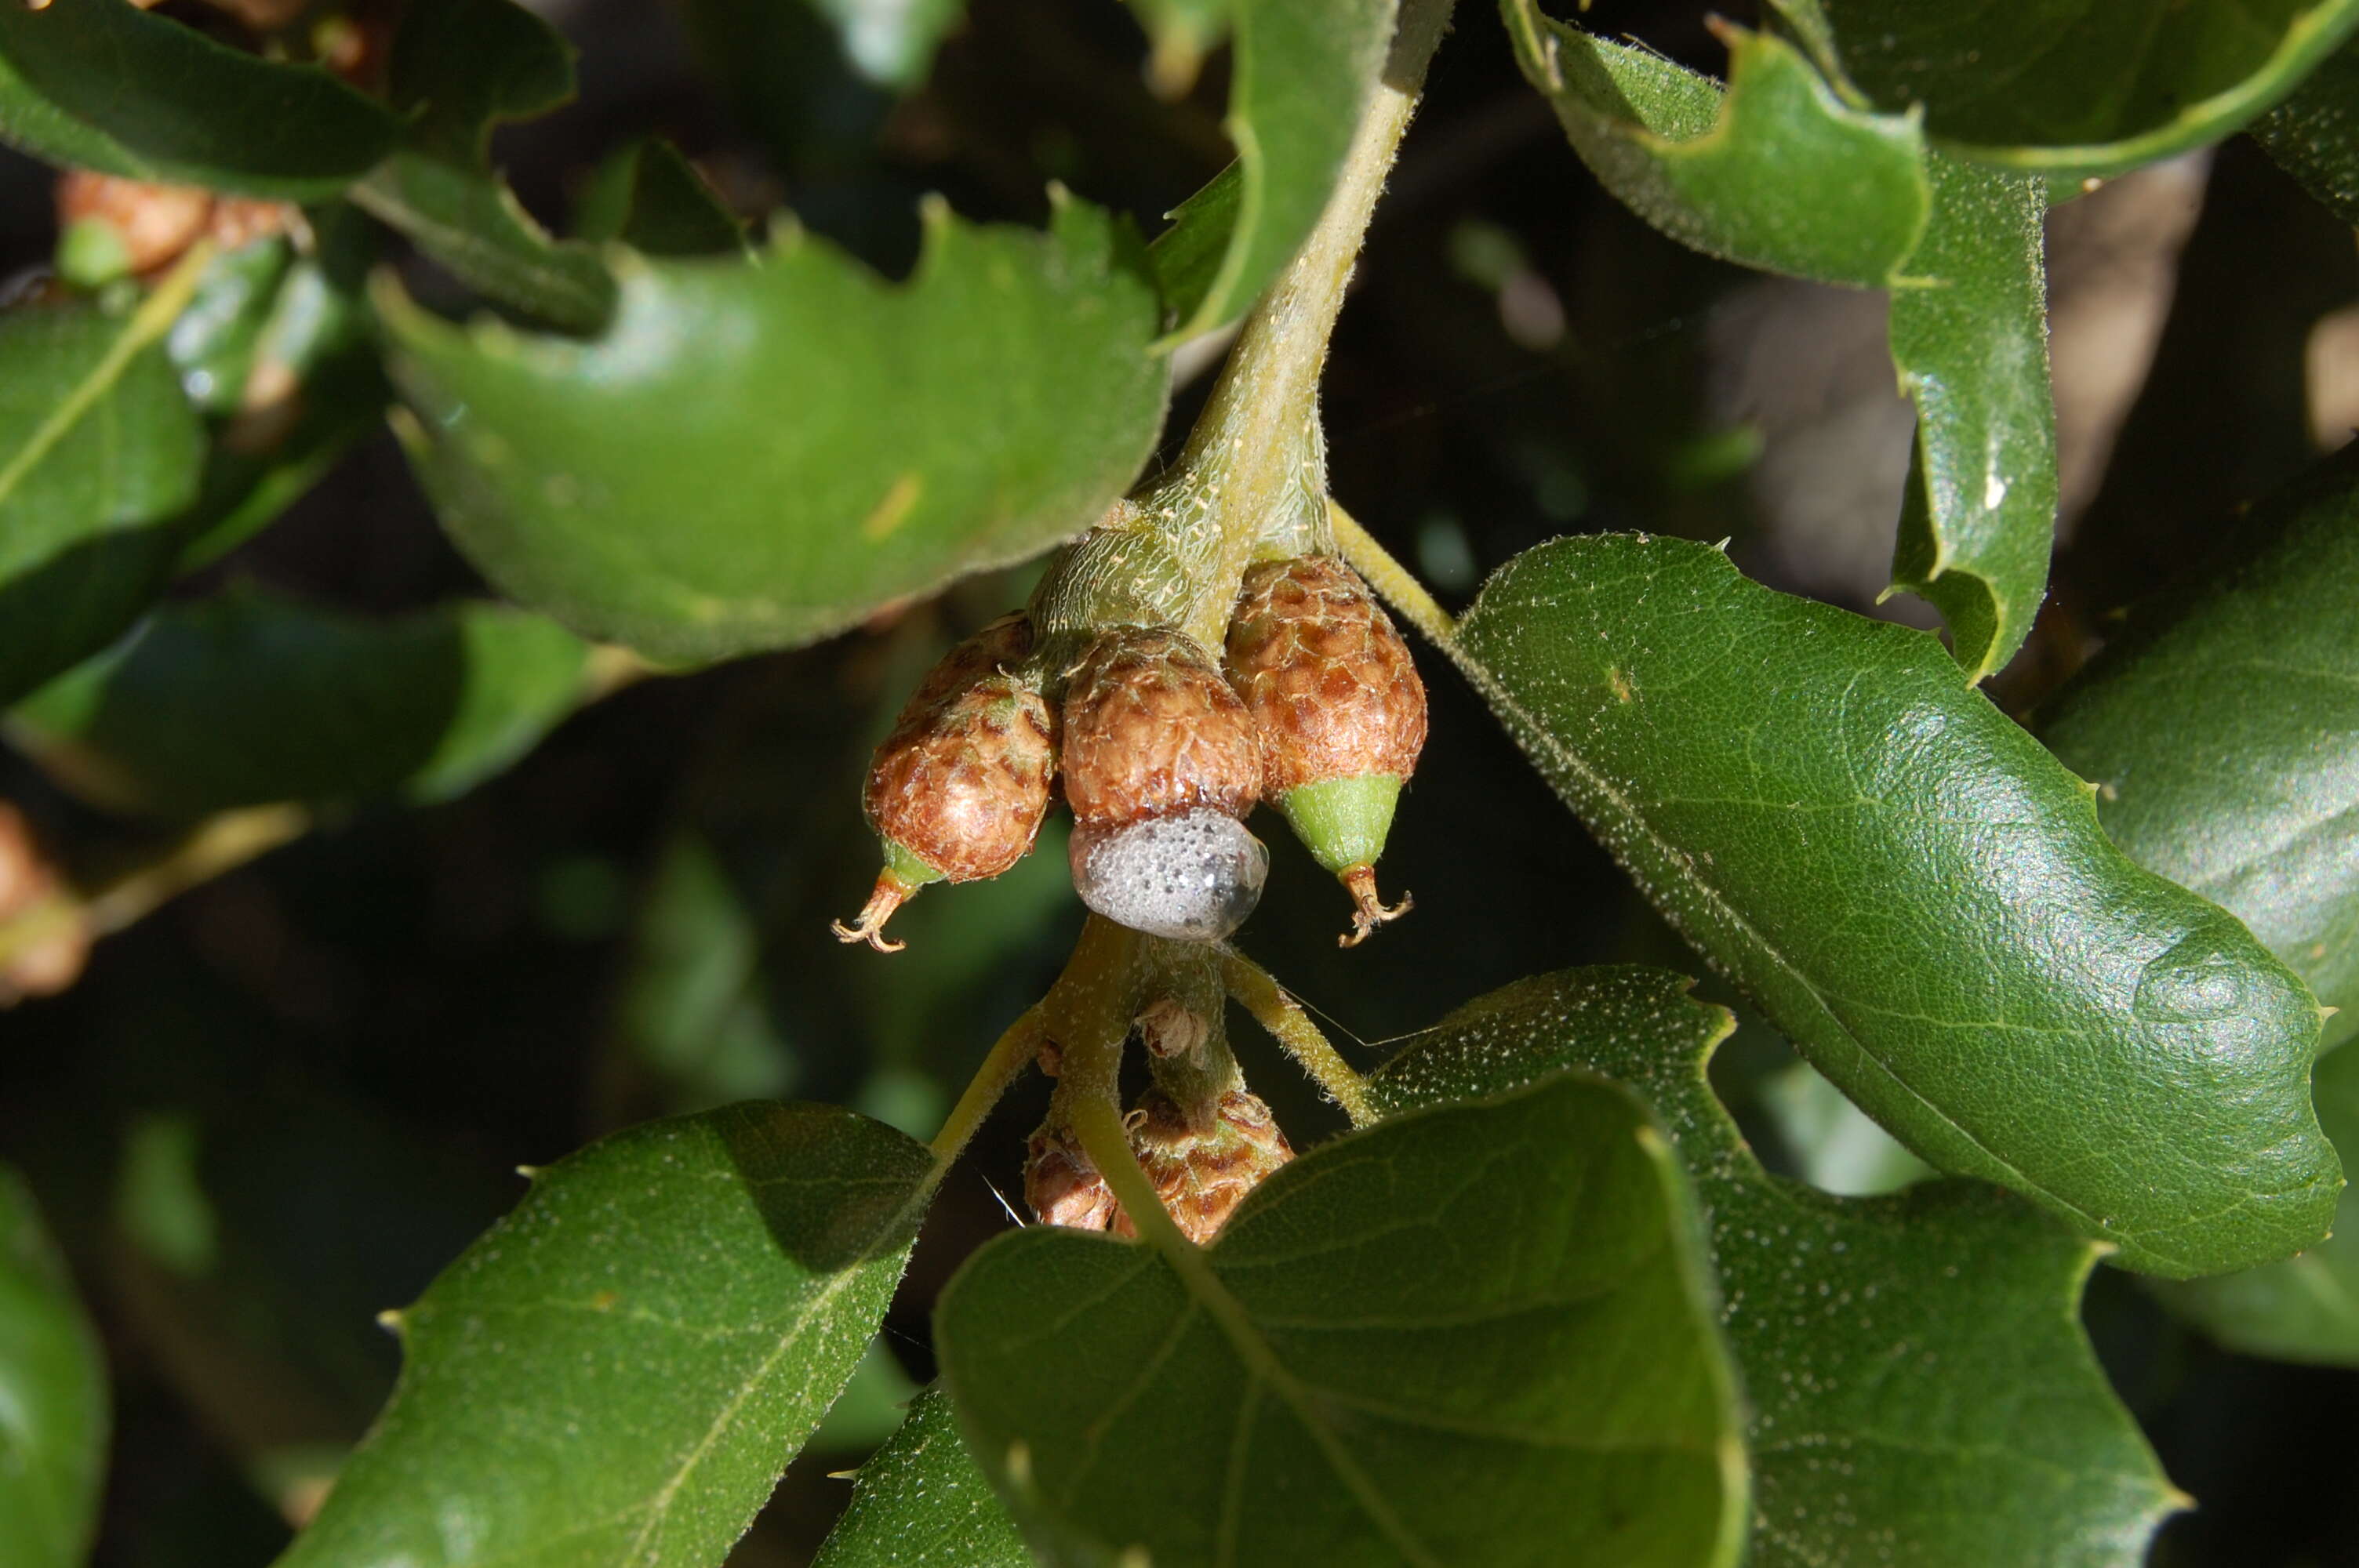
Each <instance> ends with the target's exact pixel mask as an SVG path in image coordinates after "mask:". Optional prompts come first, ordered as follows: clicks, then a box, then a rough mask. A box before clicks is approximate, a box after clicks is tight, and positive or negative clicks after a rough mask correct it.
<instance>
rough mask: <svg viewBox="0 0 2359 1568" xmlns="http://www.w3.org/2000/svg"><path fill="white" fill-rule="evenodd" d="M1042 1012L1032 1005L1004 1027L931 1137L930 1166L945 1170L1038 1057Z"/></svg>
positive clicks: (1043, 1027)
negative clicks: (996, 1041)
mask: <svg viewBox="0 0 2359 1568" xmlns="http://www.w3.org/2000/svg"><path fill="white" fill-rule="evenodd" d="M1046 1020H1047V1012H1046V1009H1045V1008H1044V1006H1043V1005H1042V1004H1041V1003H1038V1002H1035V1003H1033V1004H1032V1006H1031V1007H1030V1008H1028V1009H1027V1010H1026V1011H1025V1013H1024V1016H1023V1017H1021V1018H1019V1019H1017V1020H1016V1022H1014V1023H1011V1024H1009V1025H1008V1026H1007V1032H1006V1033H1004V1034H1002V1035H1001V1036H1000V1037H999V1042H998V1044H995V1045H994V1046H992V1048H991V1054H989V1055H987V1056H985V1057H984V1059H983V1065H981V1066H979V1067H977V1068H976V1069H975V1070H974V1076H973V1077H972V1078H969V1079H968V1080H967V1085H966V1089H965V1091H964V1092H963V1093H962V1094H961V1095H960V1096H959V1099H958V1104H956V1105H954V1106H952V1107H951V1113H950V1115H949V1116H947V1117H945V1118H943V1119H942V1127H941V1130H940V1131H939V1132H937V1133H935V1134H934V1141H933V1142H932V1143H931V1144H929V1148H931V1149H932V1150H933V1152H934V1166H935V1168H936V1169H937V1170H938V1171H939V1170H943V1169H947V1168H948V1167H949V1166H950V1164H951V1162H953V1161H955V1160H956V1159H957V1158H958V1157H959V1154H960V1152H962V1150H964V1149H965V1148H966V1146H967V1143H968V1141H970V1140H972V1139H973V1137H974V1134H975V1130H976V1129H977V1128H979V1127H981V1126H982V1125H983V1123H984V1118H985V1117H988V1116H989V1115H990V1114H991V1111H992V1108H993V1107H994V1106H995V1105H997V1104H998V1103H999V1097H1000V1096H1002V1095H1004V1094H1006V1092H1007V1087H1008V1086H1009V1085H1010V1084H1013V1083H1014V1082H1015V1081H1016V1077H1017V1076H1018V1075H1019V1074H1021V1073H1022V1072H1023V1071H1024V1069H1025V1068H1026V1067H1027V1065H1030V1064H1031V1062H1032V1060H1033V1058H1034V1057H1036V1056H1038V1054H1040V1042H1041V1041H1043V1040H1045V1039H1047V1038H1048V1033H1049V1030H1048V1024H1047V1022H1046Z"/></svg>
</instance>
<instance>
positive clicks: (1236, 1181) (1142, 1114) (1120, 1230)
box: [1111, 1089, 1294, 1247]
mask: <svg viewBox="0 0 2359 1568" xmlns="http://www.w3.org/2000/svg"><path fill="white" fill-rule="evenodd" d="M1130 1147H1131V1152H1133V1153H1135V1154H1136V1155H1137V1156H1138V1165H1139V1169H1140V1170H1142V1171H1144V1172H1146V1173H1147V1180H1148V1181H1149V1182H1152V1183H1153V1184H1155V1191H1156V1195H1158V1197H1160V1198H1162V1200H1163V1206H1164V1207H1165V1208H1167V1209H1169V1210H1170V1212H1171V1217H1172V1219H1173V1220H1174V1221H1175V1222H1176V1223H1177V1224H1178V1225H1179V1227H1180V1230H1181V1231H1182V1232H1183V1233H1184V1234H1185V1235H1186V1236H1187V1238H1188V1239H1189V1240H1190V1241H1193V1242H1194V1243H1196V1245H1198V1246H1199V1247H1201V1246H1203V1245H1205V1244H1206V1243H1208V1242H1210V1241H1211V1240H1212V1238H1214V1237H1215V1236H1218V1235H1219V1234H1220V1233H1221V1227H1223V1225H1226V1224H1227V1223H1228V1220H1229V1216H1231V1215H1232V1214H1234V1213H1235V1212H1236V1208H1237V1206H1238V1205H1239V1204H1241V1203H1243V1202H1245V1195H1246V1194H1248V1193H1250V1192H1252V1191H1253V1190H1254V1189H1255V1188H1256V1187H1257V1186H1259V1185H1261V1184H1262V1183H1263V1181H1264V1180H1266V1178H1267V1177H1268V1175H1269V1174H1270V1173H1271V1172H1273V1171H1275V1170H1277V1168H1278V1167H1279V1166H1280V1165H1283V1164H1285V1163H1286V1162H1288V1160H1291V1159H1293V1158H1294V1150H1293V1147H1292V1146H1291V1145H1289V1144H1288V1142H1287V1141H1286V1134H1285V1133H1283V1132H1281V1131H1279V1130H1278V1128H1277V1119H1275V1118H1273V1117H1272V1116H1271V1115H1270V1113H1269V1107H1268V1106H1266V1105H1265V1104H1263V1103H1262V1101H1261V1098H1260V1097H1258V1096H1256V1095H1250V1094H1246V1093H1245V1091H1244V1090H1242V1089H1232V1090H1230V1091H1229V1092H1228V1093H1226V1094H1224V1095H1223V1096H1222V1097H1221V1101H1220V1107H1219V1110H1218V1112H1217V1114H1216V1116H1215V1118H1214V1119H1213V1122H1212V1127H1211V1128H1210V1129H1208V1130H1201V1131H1200V1130H1196V1129H1193V1128H1190V1126H1189V1125H1188V1119H1187V1117H1186V1115H1185V1114H1184V1113H1183V1112H1182V1111H1181V1110H1180V1107H1179V1104H1178V1103H1177V1102H1176V1101H1174V1100H1173V1099H1172V1098H1170V1097H1169V1095H1167V1094H1165V1093H1163V1091H1162V1090H1160V1089H1149V1090H1147V1094H1146V1096H1145V1097H1144V1098H1141V1099H1140V1100H1139V1102H1138V1108H1137V1109H1136V1110H1135V1111H1133V1112H1132V1113H1131V1116H1130ZM1111 1228H1112V1229H1113V1231H1114V1234H1115V1235H1116V1236H1136V1234H1137V1230H1136V1227H1134V1226H1133V1225H1132V1224H1131V1220H1130V1216H1129V1215H1127V1214H1124V1213H1122V1212H1120V1211H1119V1210H1117V1211H1116V1213H1115V1214H1114V1223H1113V1226H1112V1227H1111Z"/></svg>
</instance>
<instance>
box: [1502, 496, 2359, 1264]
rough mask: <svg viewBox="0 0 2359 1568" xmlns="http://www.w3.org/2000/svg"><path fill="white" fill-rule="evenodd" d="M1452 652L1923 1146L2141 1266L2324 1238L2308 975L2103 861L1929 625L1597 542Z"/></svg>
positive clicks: (1566, 553) (2212, 915) (1793, 1029)
mask: <svg viewBox="0 0 2359 1568" xmlns="http://www.w3.org/2000/svg"><path fill="white" fill-rule="evenodd" d="M1462 643H1463V651H1464V654H1465V656H1466V659H1467V661H1468V663H1469V665H1470V666H1471V667H1472V668H1473V670H1474V671H1475V672H1476V674H1477V676H1478V679H1479V681H1480V682H1481V684H1482V685H1483V686H1484V688H1485V694H1486V696H1488V697H1489V698H1490V700H1491V702H1492V705H1493V707H1494V708H1495V710H1496V711H1497V712H1498V713H1499V715H1500V717H1501V718H1502V719H1505V720H1506V723H1507V725H1508V727H1509V729H1510V730H1513V731H1514V732H1515V734H1516V735H1517V739H1518V740H1519V741H1522V743H1523V745H1524V747H1525V749H1526V750H1527V752H1529V753H1530V754H1531V756H1532V758H1533V760H1534V761H1535V762H1537V763H1538V766H1539V768H1540V770H1541V772H1542V773H1544V774H1546V775H1547V777H1548V778H1549V782H1550V783H1552V784H1554V785H1555V786H1556V788H1557V790H1558V792H1559V793H1560V794H1561V795H1563V796H1564V797H1565V798H1566V800H1567V802H1568V803H1569V804H1570V805H1571V806H1572V807H1573V808H1574V810H1575V811H1577V812H1578V813H1580V814H1581V816H1582V818H1583V819H1584V820H1585V821H1586V822H1587V823H1588V825H1589V827H1591V829H1592V830H1593V832H1595V833H1596V834H1597V836H1598V837H1599V838H1600V839H1601V840H1603V843H1604V844H1605V845H1606V847H1607V848H1608V849H1611V850H1613V851H1614V854H1615V855H1616V856H1617V857H1618V858H1619V859H1620V860H1622V862H1623V863H1624V865H1625V867H1627V868H1628V869H1629V870H1630V871H1631V872H1632V873H1633V874H1634V875H1635V876H1636V878H1637V880H1638V881H1639V884H1640V886H1641V887H1642V888H1644V889H1645V890H1646V892H1647V894H1648V896H1649V897H1650V898H1652V899H1653V900H1654V901H1655V903H1657V905H1658V907H1660V908H1661V909H1662V910H1663V911H1664V912H1665V914H1668V915H1669V917H1670V918H1671V920H1672V921H1673V922H1674V924H1676V925H1679V926H1680V929H1681V930H1682V931H1683V932H1684V933H1685V934H1686V935H1687V937H1688V939H1689V940H1690V942H1692V943H1694V944H1695V945H1696V946H1698V947H1699V948H1700V949H1701V950H1702V951H1703V952H1704V953H1705V954H1706V955H1708V956H1709V957H1711V958H1712V961H1713V962H1714V963H1715V964H1717V965H1719V966H1720V967H1721V968H1723V969H1725V970H1726V971H1727V972H1728V973H1729V975H1730V976H1731V977H1732V978H1734V979H1735V980H1736V981H1737V982H1738V983H1739V984H1740V985H1741V986H1743V987H1744V988H1745V989H1746V990H1747V991H1748V992H1749V993H1750V994H1751V995H1752V997H1753V998H1754V1000H1756V1002H1757V1003H1758V1005H1759V1006H1760V1007H1761V1009H1762V1010H1763V1011H1764V1012H1765V1013H1767V1016H1768V1017H1769V1019H1770V1020H1771V1022H1774V1023H1776V1024H1777V1027H1778V1028H1779V1029H1780V1030H1782V1031H1783V1032H1784V1033H1786V1034H1787V1035H1788V1037H1789V1038H1790V1039H1792V1040H1793V1042H1794V1043H1795V1044H1796V1045H1797V1046H1798V1047H1799V1049H1800V1050H1801V1052H1802V1054H1804V1055H1805V1056H1806V1057H1808V1058H1809V1059H1810V1062H1811V1064H1812V1065H1815V1066H1816V1067H1818V1069H1819V1070H1820V1071H1821V1072H1822V1073H1824V1074H1826V1075H1827V1076H1828V1077H1830V1078H1832V1079H1833V1080H1834V1081H1835V1083H1836V1084H1838V1085H1839V1086H1841V1087H1842V1088H1843V1092H1844V1093H1845V1094H1847V1095H1849V1096H1850V1097H1851V1098H1853V1099H1854V1100H1855V1101H1857V1102H1858V1103H1859V1105H1860V1106H1861V1107H1862V1108H1864V1109H1865V1110H1866V1111H1867V1112H1868V1113H1869V1114H1870V1115H1872V1116H1874V1117H1875V1119H1877V1120H1878V1121H1879V1122H1881V1123H1883V1124H1884V1126H1885V1127H1886V1128H1887V1129H1888V1130H1891V1131H1892V1132H1894V1133H1895V1134H1896V1135H1897V1136H1898V1137H1899V1138H1900V1139H1901V1141H1903V1142H1905V1143H1907V1144H1908V1146H1909V1147H1910V1148H1911V1149H1913V1150H1914V1151H1915V1152H1917V1153H1919V1154H1920V1155H1922V1156H1923V1157H1924V1158H1926V1159H1927V1160H1929V1161H1930V1162H1932V1163H1933V1164H1935V1165H1936V1166H1939V1167H1940V1168H1942V1169H1944V1170H1948V1171H1951V1172H1955V1173H1960V1174H1965V1175H1975V1176H1981V1177H1983V1178H1984V1179H1986V1180H1990V1181H1994V1182H1997V1183H1999V1184H2002V1185H2005V1186H2009V1187H2012V1188H2014V1189H2015V1190H2017V1191H2018V1192H2020V1193H2022V1194H2023V1195H2026V1196H2027V1197H2029V1198H2031V1199H2032V1200H2033V1201H2034V1202H2036V1203H2038V1204H2039V1205H2040V1206H2042V1207H2044V1208H2046V1209H2048V1210H2049V1212H2050V1213H2052V1214H2055V1215H2056V1216H2057V1217H2060V1218H2061V1219H2063V1220H2064V1221H2065V1222H2066V1223H2067V1224H2068V1225H2071V1226H2072V1227H2074V1228H2076V1229H2078V1230H2080V1231H2081V1232H2082V1233H2083V1234H2084V1235H2088V1236H2092V1237H2096V1238H2103V1239H2105V1240H2108V1241H2111V1242H2113V1243H2114V1244H2115V1245H2116V1246H2118V1247H2119V1248H2120V1249H2121V1250H2120V1253H2119V1260H2120V1261H2121V1262H2123V1263H2125V1265H2127V1266H2129V1267H2132V1268H2135V1269H2138V1270H2140V1271H2147V1272H2152V1273H2159V1274H2166V1275H2172V1276H2186V1275H2190V1274H2201V1273H2220V1272H2224V1271H2228V1270H2231V1269H2235V1268H2242V1267H2245V1266H2248V1265H2250V1264H2253V1263H2256V1262H2261V1261H2265V1260H2268V1259H2271V1258H2277V1257H2283V1256H2285V1255H2287V1254H2288V1253H2290V1252H2293V1251H2295V1250H2297V1249H2300V1248H2302V1247H2306V1246H2308V1245H2310V1244H2311V1243H2312V1242H2314V1241H2316V1240H2317V1239H2318V1238H2320V1237H2321V1235H2322V1234H2323V1233H2324V1231H2325V1228H2326V1224H2327V1220H2328V1218H2329V1217H2330V1215H2331V1214H2332V1208H2333V1204H2334V1195H2335V1193H2336V1191H2337V1189H2338V1186H2339V1184H2340V1179H2341V1178H2340V1172H2339V1170H2338V1167H2337V1164H2336V1162H2335V1159H2334V1152H2333V1150H2332V1148H2331V1147H2330V1146H2329V1145H2328V1144H2327V1142H2326V1141H2325V1140H2324V1138H2323V1137H2322V1136H2321V1134H2320V1133H2319V1130H2318V1126H2317V1120H2316V1119H2315V1117H2314V1116H2312V1114H2311V1112H2310V1103H2309V1095H2308V1092H2307V1089H2308V1082H2309V1076H2310V1060H2311V1057H2312V1055H2313V1054H2314V1051H2315V1047H2316V1043H2317V1037H2318V1014H2317V1010H2316V1007H2315V1005H2314V1003H2313V1002H2312V1001H2311V1000H2310V993H2309V992H2308V990H2307V989H2304V988H2303V986H2302V984H2301V982H2300V980H2299V979H2298V978H2297V977H2296V976H2295V975H2294V974H2293V973H2292V972H2291V971H2289V970H2288V969H2287V968H2285V966H2284V965H2282V964H2281V963H2279V962H2278V961H2277V959H2276V958H2274V957H2271V956H2270V955H2269V953H2268V951H2267V949H2266V948H2264V947H2263V946H2261V945H2260V944H2259V943H2258V942H2257V941H2256V940H2255V939H2254V937H2253V935H2252V934H2251V933H2250V932H2248V931H2247V930H2245V927H2244V926H2243V925H2239V924H2238V923H2237V921H2236V920H2235V918H2234V916H2233V915H2231V914H2227V913H2226V912H2225V911H2223V910H2222V909H2221V908H2219V907H2218V906H2217V905H2216V904H2213V903H2209V902H2207V901H2205V900H2204V899H2202V898H2201V897H2199V896H2198V895H2196V894H2194V893H2191V892H2187V891H2186V890H2185V889H2183V888H2180V887H2179V886H2177V885H2175V884H2173V883H2171V882H2168V881H2164V880H2163V879H2162V878H2160V877H2158V876H2156V875H2154V874H2153V873H2152V872H2150V871H2146V870H2144V869H2142V868H2140V867H2138V866H2136V865H2135V864H2133V863H2132V862H2131V861H2130V860H2128V859H2127V858H2126V857H2125V856H2124V855H2123V854H2122V853H2121V852H2120V851H2119V850H2117V849H2114V846H2113V845H2112V844H2111V843H2110V842H2108V841H2107V840H2106V838H2105V837H2104V833H2103V832H2102V831H2101V830H2100V829H2099V827H2098V826H2097V816H2096V811H2095V808H2094V806H2093V802H2092V800H2091V797H2090V793H2089V791H2088V790H2087V789H2086V788H2084V787H2083V786H2082V783H2081V781H2080V780H2078V779H2076V778H2074V777H2073V776H2072V775H2071V773H2067V772H2066V771H2065V770H2064V769H2063V768H2062V767H2061V766H2060V765H2059V764H2058V763H2057V762H2056V761H2055V759H2054V758H2052V757H2050V756H2049V754H2048V752H2045V751H2044V750H2042V749H2041V747H2040V746H2039V743H2038V741H2034V740H2033V739H2032V738H2031V737H2030V736H2029V735H2027V734H2026V733H2025V732H2024V731H2023V730H2020V729H2018V728H2017V726H2016V725H2015V724H2014V723H2013V722H2011V721H2010V720H2009V719H2007V718H2006V716H2005V715H2003V714H2001V713H2000V712H1999V711H1998V710H1997V709H1996V708H1993V707H1992V706H1991V705H1990V704H1989V702H1987V701H1986V700H1984V698H1983V697H1981V696H1980V695H1978V694H1977V693H1975V692H1974V691H1973V690H1972V689H1970V688H1968V687H1966V686H1965V685H1964V683H1963V682H1962V680H1961V679H1960V676H1959V673H1958V670H1957V668H1956V666H1955V665H1953V664H1952V663H1951V661H1950V660H1949V659H1947V658H1946V657H1945V656H1944V655H1943V654H1942V653H1941V650H1940V644H1939V643H1937V642H1935V641H1934V640H1933V639H1932V638H1931V637H1930V636H1928V635H1927V634H1925V633H1920V632H1913V631H1910V630H1908V629H1906V628H1903V627H1899V626H1894V625H1890V624H1887V623H1885V622H1873V621H1869V620H1866V619H1864V618H1863V617H1860V616H1857V615H1854V614H1851V613H1849V612H1847V611H1841V610H1837V609H1834V608H1832V607H1831V606H1827V605H1822V604H1816V603H1812V602H1810V601H1809V600H1800V599H1795V598H1790V597H1788V596H1787V595H1784V594H1779V593H1775V592H1772V591H1771V590H1769V589H1766V588H1763V587H1761V586H1760V585H1758V584H1756V583H1753V582H1750V581H1747V580H1746V579H1745V578H1744V577H1742V576H1740V575H1739V574H1738V572H1737V570H1736V568H1735V567H1734V565H1732V564H1731V563H1730V562H1729V560H1728V558H1727V557H1725V556H1723V555H1722V554H1721V553H1720V552H1719V551H1717V550H1714V549H1712V548H1710V547H1708V546H1702V545H1697V544H1690V543H1688V542H1686V541H1682V540H1675V539H1650V538H1647V537H1644V536H1631V535H1599V536H1591V537H1585V538H1573V539H1563V540H1559V541H1557V542H1556V543H1554V544H1550V545H1545V546H1540V547H1539V548H1538V549H1536V550H1531V551H1528V552H1527V553H1526V554H1524V555H1523V556H1520V557H1517V559H1515V560H1514V561H1512V562H1510V563H1509V564H1508V565H1507V566H1506V567H1505V568H1501V570H1500V571H1499V572H1498V573H1497V574H1496V575H1495V576H1494V577H1493V578H1492V579H1491V581H1490V582H1489V583H1488V584H1487V585H1486V586H1485V587H1484V590H1483V594H1482V597H1481V598H1480V599H1479V600H1477V602H1476V603H1475V605H1474V607H1473V609H1472V610H1471V611H1468V613H1467V616H1466V619H1465V622H1464V624H1463V628H1462Z"/></svg>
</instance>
